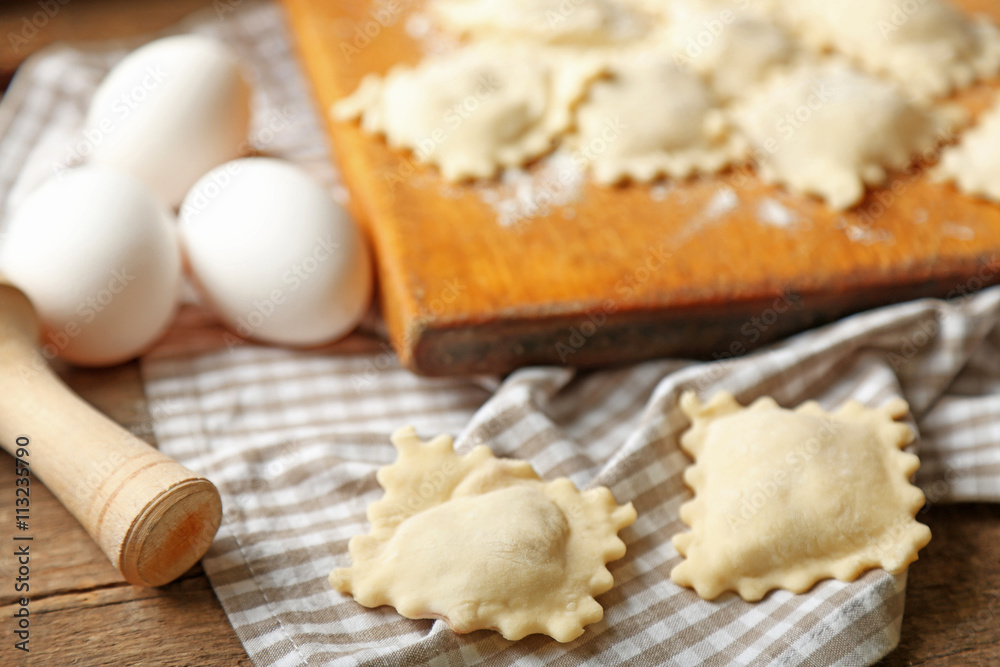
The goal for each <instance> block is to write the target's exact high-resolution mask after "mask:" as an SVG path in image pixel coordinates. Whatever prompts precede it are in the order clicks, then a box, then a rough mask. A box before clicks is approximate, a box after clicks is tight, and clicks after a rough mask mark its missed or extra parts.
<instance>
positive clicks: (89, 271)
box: [0, 166, 181, 366]
mask: <svg viewBox="0 0 1000 667" xmlns="http://www.w3.org/2000/svg"><path fill="white" fill-rule="evenodd" d="M0 274H3V275H4V276H6V277H7V278H8V279H9V280H10V282H12V283H13V284H15V285H17V286H18V287H19V288H21V290H22V291H24V293H25V294H27V296H28V298H29V299H31V302H32V304H33V305H34V307H35V310H36V312H37V313H38V316H39V320H40V321H41V325H42V334H43V338H42V352H43V354H44V355H45V356H47V357H50V358H51V357H53V356H56V355H58V356H60V357H62V358H64V359H66V360H68V361H71V362H74V363H78V364H83V365H88V366H103V365H111V364H116V363H120V362H123V361H127V360H128V359H131V358H133V357H135V356H136V355H138V354H139V353H141V352H142V351H144V350H145V349H146V348H147V347H149V346H150V345H151V344H152V343H153V342H154V341H155V340H156V339H157V338H158V337H159V336H160V334H162V333H163V332H164V330H165V329H166V328H167V326H168V325H169V324H170V321H171V319H172V318H173V314H174V311H175V308H176V304H177V295H178V290H179V286H180V282H181V256H180V249H179V246H178V242H177V234H176V232H175V231H174V225H173V222H172V216H171V214H170V213H168V212H167V211H166V210H165V209H164V208H163V206H162V205H161V204H160V203H159V201H157V199H156V198H155V197H154V196H153V195H152V193H150V192H149V190H147V189H146V188H145V187H144V186H143V185H142V184H141V183H140V182H139V181H137V180H136V179H134V178H132V177H130V176H126V175H123V174H120V173H118V172H115V171H112V170H110V169H106V168H103V167H90V166H88V167H80V168H78V169H71V170H69V171H67V172H65V173H64V174H61V175H59V176H55V177H53V178H51V179H50V180H48V181H46V182H45V183H44V184H42V185H41V186H40V187H39V188H38V189H37V190H35V191H34V192H32V193H31V194H30V195H29V196H28V197H27V198H26V199H25V200H24V203H23V204H22V205H21V206H20V207H19V208H18V209H17V210H16V211H15V212H14V214H13V216H12V217H11V218H10V219H9V220H8V223H7V226H6V234H5V237H4V238H3V242H2V245H0Z"/></svg>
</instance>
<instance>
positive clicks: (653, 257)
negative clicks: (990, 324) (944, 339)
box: [284, 0, 1000, 375]
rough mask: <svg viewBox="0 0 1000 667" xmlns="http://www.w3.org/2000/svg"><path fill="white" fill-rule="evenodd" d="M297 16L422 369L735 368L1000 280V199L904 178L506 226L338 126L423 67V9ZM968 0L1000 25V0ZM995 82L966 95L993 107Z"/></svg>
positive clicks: (357, 203)
mask: <svg viewBox="0 0 1000 667" xmlns="http://www.w3.org/2000/svg"><path fill="white" fill-rule="evenodd" d="M284 3H285V6H286V8H287V12H288V15H289V18H290V22H291V26H292V29H293V32H294V34H295V36H296V39H297V47H298V50H299V53H300V54H301V60H302V61H303V63H304V66H305V70H306V72H307V75H308V77H309V79H310V80H311V82H312V85H313V89H314V91H315V97H316V100H317V102H318V107H319V109H320V110H321V111H322V115H323V117H324V118H325V120H326V123H327V127H328V129H329V134H330V138H331V140H332V143H333V145H334V146H335V151H334V153H335V155H336V158H337V160H338V162H339V165H340V167H341V170H342V173H343V177H344V180H345V182H346V185H347V186H348V188H349V190H350V192H351V200H352V203H351V206H352V208H353V213H354V214H355V215H356V217H357V218H358V219H359V220H360V221H362V223H363V224H364V225H365V227H366V229H367V231H368V233H369V235H370V238H371V241H372V243H373V246H374V249H375V254H376V260H377V266H378V278H379V285H380V295H381V303H382V308H383V313H384V315H385V318H386V321H387V324H388V327H389V333H390V337H391V339H392V342H393V345H394V347H395V348H396V351H397V352H398V354H399V357H400V359H401V361H402V362H403V363H404V364H405V365H406V366H408V367H409V368H411V369H413V370H414V371H417V372H419V373H424V374H428V375H454V374H469V373H503V372H506V371H509V370H512V369H514V368H516V367H518V366H523V365H528V364H553V363H555V364H559V363H565V364H569V365H575V366H592V365H600V364H612V363H620V362H628V361H634V360H639V359H646V358H650V357H656V356H665V355H673V356H693V357H700V358H727V357H731V356H734V355H739V354H743V353H745V352H746V351H748V350H750V349H752V348H754V347H756V346H759V345H761V344H763V343H766V342H768V341H772V340H775V339H777V338H780V337H783V336H786V335H788V334H790V333H793V332H796V331H801V330H803V329H805V328H808V327H811V326H815V325H818V324H820V323H825V322H829V321H832V320H834V319H836V318H838V317H841V316H843V315H845V314H848V313H852V312H856V311H859V310H863V309H866V308H871V307H873V306H878V305H882V304H887V303H891V302H896V301H903V300H907V299H912V298H916V297H921V296H946V297H954V296H960V295H962V294H965V293H968V292H969V291H972V290H975V289H978V288H980V287H982V286H983V285H986V284H992V283H997V282H1000V206H996V205H993V204H989V203H986V202H984V201H980V200H977V199H973V198H970V197H965V196H962V195H960V194H959V193H957V191H956V190H955V189H954V188H953V187H952V186H950V185H942V184H937V183H931V182H930V181H929V179H928V178H927V177H926V175H924V174H917V175H907V174H895V175H893V177H892V179H891V182H890V184H889V185H887V186H886V187H885V188H883V189H881V190H877V191H874V192H871V193H870V194H869V195H868V197H867V198H866V199H865V201H864V202H863V203H862V204H861V205H860V206H859V207H858V208H857V209H855V210H854V211H851V212H848V213H840V212H834V211H831V210H830V209H828V208H827V207H826V206H824V205H823V204H821V203H820V202H819V201H817V200H814V199H808V198H803V197H798V196H793V195H790V194H788V193H785V192H783V191H782V190H780V189H778V188H774V187H771V186H768V185H765V184H763V183H761V182H760V181H759V180H758V179H757V178H756V177H755V176H754V175H753V174H752V173H749V172H747V171H745V170H744V171H739V170H738V171H736V172H734V173H730V174H726V175H724V176H722V177H718V178H706V179H697V180H692V181H688V182H684V183H667V184H660V185H658V186H657V185H654V186H652V187H650V186H629V187H617V188H603V187H598V186H596V185H593V184H590V183H584V184H582V185H581V192H580V193H579V196H578V197H576V198H575V200H574V201H572V203H570V204H568V205H566V206H556V207H553V208H551V209H545V208H544V207H543V208H542V210H541V211H540V212H539V214H538V215H535V216H534V217H529V218H528V219H525V220H521V221H520V222H519V223H518V224H513V225H509V224H508V225H504V224H500V221H499V220H498V215H497V211H496V209H495V208H494V206H493V205H492V204H490V203H488V202H487V201H485V200H484V197H483V196H482V191H483V189H484V188H483V186H473V185H461V186H454V185H447V184H445V183H444V182H443V180H442V179H440V177H439V176H438V175H437V173H436V171H435V170H434V169H433V168H430V167H420V166H414V163H413V161H412V158H411V157H409V156H408V155H405V154H402V153H400V152H396V151H392V150H389V149H388V148H387V147H386V145H385V142H384V141H383V140H382V139H380V138H376V137H372V136H370V135H367V134H365V133H363V132H362V131H361V130H360V129H359V128H358V127H357V125H356V124H354V123H343V122H337V121H334V120H333V119H332V118H331V117H330V114H329V113H328V110H329V108H330V106H331V105H332V104H333V103H334V102H335V101H336V100H339V99H340V98H342V97H344V96H346V95H348V94H350V93H351V92H353V90H354V89H355V87H356V86H357V84H358V82H359V81H360V79H361V77H362V76H363V75H364V74H366V73H368V72H379V73H381V72H385V71H386V70H387V69H388V68H389V67H391V66H392V65H394V64H396V63H400V62H404V63H416V62H417V61H419V60H420V59H421V57H422V55H423V53H422V51H421V49H420V46H419V44H418V43H416V42H415V41H414V40H413V39H412V38H411V37H410V36H409V35H408V31H407V30H406V28H405V26H406V24H407V17H408V16H409V14H410V13H411V12H412V11H415V9H414V8H416V10H419V3H416V2H407V1H406V0H393V1H386V0H382V1H381V2H377V3H374V2H369V1H367V0H359V1H355V2H348V1H341V2H337V1H334V0H284ZM961 4H962V5H963V6H964V7H965V8H967V9H970V10H975V11H986V12H988V13H990V14H991V15H992V17H993V18H995V19H996V20H998V21H1000V6H998V3H995V2H989V1H988V0H964V1H963V2H962V3H961ZM376 5H377V6H378V7H381V8H382V13H379V12H378V10H376V9H375V7H376ZM386 11H388V13H386ZM993 88H994V86H988V85H984V86H979V87H978V88H976V89H974V90H972V91H969V92H968V93H967V94H965V95H963V98H962V100H961V101H962V103H963V104H965V105H967V106H968V107H969V108H970V109H972V110H973V111H979V110H981V109H982V108H983V107H984V106H985V105H986V104H988V103H989V102H990V101H991V100H992V98H993V94H994V90H993ZM486 190H489V188H488V187H487V188H486ZM543 197H544V195H543ZM539 201H540V202H541V201H542V198H541V197H540V198H539Z"/></svg>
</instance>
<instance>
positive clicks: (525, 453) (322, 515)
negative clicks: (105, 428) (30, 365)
mask: <svg viewBox="0 0 1000 667" xmlns="http://www.w3.org/2000/svg"><path fill="white" fill-rule="evenodd" d="M227 7H228V5H227ZM181 29H182V30H192V31H198V32H204V33H208V34H213V35H216V36H218V37H219V38H221V39H223V40H225V41H226V42H228V43H229V44H231V46H232V47H233V48H234V49H235V50H236V51H237V52H239V54H240V55H241V56H242V57H243V58H244V59H245V60H246V62H247V63H248V64H249V65H250V66H251V67H252V68H253V71H254V75H255V77H256V86H257V96H256V99H255V104H256V118H257V127H256V128H255V130H254V145H255V146H256V147H257V148H259V149H261V150H264V151H267V152H270V153H273V154H276V155H281V156H284V157H287V158H289V159H291V160H294V161H296V162H298V163H300V164H302V165H303V166H305V167H306V168H307V169H309V170H310V171H311V172H312V173H314V174H315V175H316V176H317V177H318V178H320V179H322V180H323V181H324V182H325V183H326V184H328V185H329V186H330V188H331V190H332V191H334V192H335V194H339V195H341V196H342V195H343V193H342V191H340V190H338V189H337V183H336V176H335V174H334V172H333V170H332V168H331V167H330V164H329V161H328V160H327V154H326V148H325V139H324V136H323V133H322V131H321V129H320V126H319V123H318V121H317V118H316V117H315V114H314V111H313V109H312V107H311V106H310V101H309V99H308V96H307V92H306V88H305V84H304V82H303V80H302V77H301V74H300V72H299V70H298V68H297V66H296V64H295V61H294V58H293V56H292V53H291V51H290V45H289V39H288V35H287V32H286V29H285V27H284V23H283V19H282V15H281V12H280V10H279V9H278V8H276V7H274V6H272V5H269V4H253V3H249V2H243V3H239V7H238V9H237V11H235V12H232V13H226V14H225V20H221V19H219V18H218V17H217V16H215V15H214V14H212V13H209V14H206V15H202V16H200V17H198V18H195V19H192V20H191V21H189V22H187V23H186V24H185V25H183V26H182V27H181ZM123 53H124V50H123V49H121V48H110V49H106V50H100V51H97V50H93V49H88V50H76V49H71V48H66V47H59V48H54V49H49V50H47V51H46V52H45V53H43V54H41V55H39V56H37V57H35V58H33V59H32V60H31V61H30V63H29V64H28V65H27V66H25V68H24V69H23V71H22V72H21V73H20V74H19V76H18V78H17V80H16V81H15V83H14V85H13V88H12V89H11V91H10V92H9V94H8V96H7V99H5V100H4V102H3V104H2V106H0V193H2V195H3V196H4V197H5V198H6V199H7V200H8V204H11V205H15V204H16V201H17V200H18V199H19V198H20V197H23V194H24V193H25V192H27V191H28V190H30V188H31V187H33V186H34V185H35V184H36V183H37V182H38V181H39V180H40V179H41V178H42V177H44V176H46V175H48V174H49V173H51V170H52V169H53V167H54V166H58V165H59V164H71V163H73V162H74V161H77V160H78V159H79V157H80V155H78V154H80V153H84V152H85V150H77V149H74V148H67V147H72V146H74V145H76V146H78V147H79V143H78V142H79V136H78V134H77V133H78V131H79V126H80V122H81V119H82V115H83V113H84V110H85V108H86V105H87V100H88V98H89V96H90V94H91V92H92V91H93V89H94V86H95V85H96V84H97V82H98V81H99V80H100V78H101V76H102V75H103V74H104V73H105V72H106V71H107V69H108V67H109V66H110V65H111V64H112V63H113V62H114V61H115V60H116V59H117V58H119V57H121V55H122V54H123ZM83 148H84V149H85V147H83ZM974 287H976V285H975V284H974V281H973V283H970V284H969V285H957V286H956V293H957V294H964V292H965V291H967V288H974ZM998 321H1000V290H997V289H993V290H989V291H986V292H983V293H981V294H979V295H978V296H975V297H966V296H959V297H958V298H956V299H955V300H953V301H951V302H943V301H931V300H927V301H918V302H913V303H907V304H903V305H900V306H897V307H893V308H886V309H883V310H879V311H873V312H869V313H866V314H863V315H859V316H855V317H852V318H848V319H846V320H844V321H842V322H839V323H837V324H835V325H832V326H829V327H826V328H824V329H820V330H817V331H813V332H809V333H806V334H804V335H800V336H797V337H795V338H793V339H791V340H789V341H787V342H786V343H784V344H781V345H778V346H776V347H773V348H771V349H768V350H765V351H762V352H759V353H757V354H754V355H751V356H749V357H746V358H743V359H738V360H726V361H720V362H717V363H712V364H692V363H689V362H684V361H671V360H664V361H655V362H649V363H644V364H639V365H635V366H632V367H629V368H621V369H617V370H608V371H598V372H586V373H584V372H576V371H573V370H569V369H556V368H529V369H524V370H521V371H518V372H516V373H513V374H512V375H510V376H509V377H507V378H506V379H505V380H503V381H500V380H498V379H493V378H475V379H426V378H420V377H416V376H414V375H412V374H411V373H409V372H407V371H405V370H403V369H401V368H400V367H399V366H398V364H397V363H396V359H395V357H394V356H393V355H392V353H391V352H390V351H388V347H387V345H386V344H385V343H384V342H383V340H382V338H381V337H380V336H379V335H378V332H377V321H376V320H375V319H374V318H373V319H371V320H370V321H369V322H368V323H366V324H365V325H364V326H363V327H362V330H361V331H359V332H358V333H356V334H354V335H352V336H351V337H350V338H348V339H347V340H344V341H341V342H339V343H337V344H335V345H333V346H330V347H329V348H327V349H324V350H320V351H309V352H294V351H288V350H282V349H272V348H266V347H258V346H253V345H235V346H234V345H232V344H231V341H227V340H226V339H225V338H224V337H223V335H222V332H221V330H220V329H219V328H218V327H217V326H216V325H215V324H214V323H213V321H212V319H211V317H210V316H209V315H207V314H206V313H205V312H204V311H203V310H201V309H199V308H198V307H197V306H195V305H188V306H186V307H185V308H184V310H183V311H182V313H181V316H180V318H179V320H178V322H177V323H176V325H175V326H174V328H173V329H172V330H171V332H170V333H169V334H168V336H167V338H166V339H165V340H164V341H163V342H162V344H161V345H160V346H159V347H158V348H157V350H155V351H154V352H153V353H152V354H150V355H148V356H147V357H146V358H145V359H144V362H143V373H144V376H145V381H146V389H147V393H148V397H149V401H150V408H151V410H152V414H153V417H154V418H155V420H156V422H155V432H156V437H157V440H158V441H159V444H160V447H161V449H163V450H164V451H165V452H167V453H168V454H170V455H172V456H174V457H176V458H178V459H179V460H180V461H182V462H183V463H185V464H186V465H188V466H190V467H191V468H193V469H194V470H197V471H200V472H202V473H204V474H206V475H207V476H208V477H209V478H210V479H212V480H213V481H214V482H215V483H216V484H217V485H218V487H219V490H220V491H221V492H222V497H223V503H224V507H225V519H224V522H223V525H222V528H221V529H220V531H219V535H218V538H217V539H216V541H215V544H214V545H213V546H212V548H211V550H210V551H209V553H208V555H207V556H206V557H205V560H204V565H205V570H206V571H207V572H208V576H209V577H210V579H211V581H212V585H213V587H214V588H215V592H216V594H217V595H218V597H219V600H220V601H221V602H222V606H223V607H224V608H225V610H226V613H227V614H228V616H229V619H230V621H231V622H232V624H233V627H234V628H235V629H236V632H237V633H238V634H239V636H240V638H241V639H242V641H243V644H244V646H245V647H246V650H247V652H248V653H249V654H250V656H251V657H252V658H253V660H254V662H255V663H256V664H258V665H261V666H264V665H304V664H309V665H325V664H336V665H348V664H378V665H396V664H422V663H433V664H441V665H457V664H462V663H471V662H477V661H489V662H490V664H496V665H507V664H538V663H546V664H558V665H578V664H583V663H585V662H586V663H588V664H637V665H650V664H657V663H663V664H675V665H694V664H710V665H723V664H739V665H762V664H781V665H799V664H809V665H828V664H845V665H863V664H869V663H872V662H874V661H875V660H877V659H878V658H879V657H880V656H882V655H884V654H885V653H887V652H888V651H889V650H891V649H892V648H893V647H894V646H895V644H896V643H897V641H898V638H899V628H900V622H901V618H902V613H903V598H904V588H905V580H906V577H905V575H902V576H897V577H893V576H890V575H888V574H886V573H885V572H884V571H881V570H876V571H872V572H869V573H867V574H866V575H865V576H863V577H862V578H861V579H859V580H858V581H856V582H854V583H851V584H845V583H842V582H839V581H825V582H822V583H820V584H818V585H817V586H816V587H815V588H814V589H813V590H811V591H810V592H809V593H807V594H804V595H791V594H789V593H787V592H784V591H777V592H774V593H772V594H771V595H769V596H768V597H767V598H765V599H764V600H763V601H761V602H758V603H755V604H748V603H746V602H743V601H742V600H740V599H739V598H737V597H735V596H732V595H728V596H724V597H721V598H719V599H718V600H716V601H714V602H705V601H703V600H701V599H699V598H698V597H697V596H696V595H694V593H692V592H691V591H689V590H686V589H683V588H679V587H678V586H675V585H674V584H672V583H671V582H670V580H669V578H668V574H669V572H670V569H671V568H672V567H673V566H674V565H676V564H677V563H678V561H679V560H680V558H679V556H678V554H677V552H676V551H675V550H674V548H673V546H671V544H670V536H671V535H673V534H674V533H676V532H678V531H681V530H683V529H684V526H683V525H682V524H681V522H680V520H679V518H678V515H677V512H678V508H679V506H680V504H681V503H682V502H684V500H685V499H686V498H687V497H688V491H686V490H685V488H684V485H683V483H682V481H681V472H682V471H683V469H684V468H685V466H686V465H688V459H687V458H686V457H685V456H684V454H682V453H681V451H680V450H679V448H678V436H679V435H680V433H681V432H682V431H683V430H684V428H685V426H686V423H685V418H684V417H683V416H682V415H681V414H680V412H679V410H678V408H677V399H678V396H679V395H680V392H681V391H682V390H684V389H687V388H694V389H696V390H697V391H698V392H699V393H700V394H701V395H702V396H703V397H706V398H707V397H709V396H711V395H712V393H713V392H715V391H716V390H719V389H727V390H729V391H732V392H734V393H735V394H736V395H737V396H738V398H740V399H741V400H742V401H744V402H748V401H750V400H752V399H754V398H756V397H757V396H761V395H764V394H769V395H771V396H774V397H775V398H776V399H777V400H778V401H779V402H780V403H782V404H784V405H788V406H792V405H796V404H798V403H800V402H801V401H805V400H807V399H816V400H818V401H819V402H820V403H821V404H823V405H824V406H825V407H827V408H834V407H836V406H837V405H839V404H840V403H841V402H842V401H844V400H846V399H848V398H856V399H858V400H860V401H862V402H864V403H866V404H868V405H872V406H877V405H880V404H882V403H884V402H885V401H888V400H889V399H890V398H892V397H894V396H902V397H904V398H905V399H906V400H907V401H909V403H910V405H911V407H912V410H913V418H914V420H915V421H914V424H915V426H917V428H918V430H919V433H920V441H919V447H920V453H921V457H922V459H923V467H922V468H921V470H920V473H919V476H918V480H919V483H920V484H921V486H922V487H923V488H924V490H925V491H926V492H927V495H928V497H929V498H930V499H931V501H932V502H942V501H956V500H1000V444H998V443H1000V326H998ZM408 424H412V425H414V426H415V427H416V428H417V430H418V432H419V433H420V434H421V435H422V436H425V437H430V436H434V435H436V434H438V433H453V434H457V435H458V436H459V437H458V441H457V443H456V446H458V447H469V446H471V445H474V444H479V443H486V444H488V445H489V446H490V447H492V448H493V450H494V451H495V452H496V453H497V454H498V455H501V456H511V457H517V458H522V459H527V460H529V461H531V463H532V464H533V465H534V466H535V468H536V469H537V470H538V472H539V473H540V474H541V475H542V476H543V477H545V478H549V479H551V478H553V477H557V476H568V477H569V478H570V479H572V480H573V481H574V482H575V483H576V484H577V485H579V486H581V487H590V486H594V485H606V486H608V487H610V488H611V490H612V491H613V492H614V495H615V497H616V498H617V499H618V500H619V501H620V502H627V501H630V500H631V501H632V502H634V503H635V507H636V509H637V510H638V512H639V519H638V521H637V522H636V523H635V525H633V526H632V527H630V528H628V529H626V530H624V531H623V532H622V534H621V536H622V538H623V539H624V540H625V542H626V543H627V545H628V553H627V554H626V556H625V557H624V558H623V559H622V560H620V561H616V562H615V563H612V564H611V566H610V569H611V571H612V573H613V574H614V577H615V587H614V588H613V589H612V590H611V591H610V592H608V593H605V594H604V595H602V596H600V598H599V601H600V602H601V604H602V605H603V606H604V608H605V617H604V620H603V621H601V622H600V623H597V624H595V625H592V626H589V627H588V628H587V630H586V632H585V633H584V634H583V636H582V637H580V638H579V639H577V640H576V641H573V642H571V643H568V644H559V643H557V642H555V641H553V640H551V639H549V638H547V637H544V636H539V635H534V636H530V637H528V638H526V639H524V640H522V641H519V642H516V643H515V642H509V641H506V640H504V639H503V638H502V637H500V636H499V635H498V634H496V633H494V632H476V633H472V634H470V635H466V636H458V635H455V634H454V633H452V632H451V631H449V630H448V628H447V627H446V626H445V625H444V624H443V623H441V622H435V621H410V620H407V619H404V618H402V617H400V616H399V615H397V614H396V613H395V612H394V611H393V610H392V609H389V608H380V609H366V608H364V607H361V606H359V605H358V604H356V603H355V602H354V601H353V600H352V599H351V598H349V597H345V596H342V595H340V594H338V593H335V592H334V591H332V590H331V589H330V586H329V584H328V583H327V575H328V573H329V572H330V570H331V569H332V568H334V567H337V566H345V565H347V564H348V556H347V541H348V540H349V539H350V538H351V537H352V536H354V535H357V534H359V533H363V532H366V530H367V523H366V520H365V507H366V506H367V505H368V504H369V503H371V502H372V501H374V500H376V499H378V498H379V497H380V495H381V490H380V489H379V488H378V486H377V484H376V482H375V475H374V473H375V471H376V470H377V469H378V468H379V467H380V466H383V465H386V464H388V463H390V462H392V461H393V459H394V450H393V448H392V447H391V446H390V444H389V434H390V433H391V432H392V431H393V430H395V429H396V428H397V427H399V426H403V425H408Z"/></svg>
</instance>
